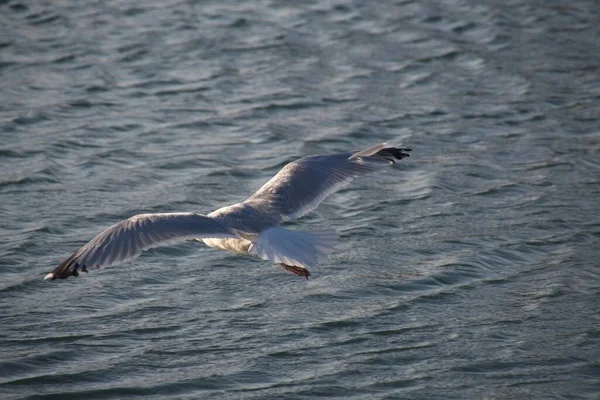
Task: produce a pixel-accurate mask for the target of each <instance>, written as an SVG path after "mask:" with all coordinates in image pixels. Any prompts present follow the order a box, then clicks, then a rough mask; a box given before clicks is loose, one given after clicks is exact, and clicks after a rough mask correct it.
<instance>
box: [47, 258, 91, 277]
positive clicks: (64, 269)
mask: <svg viewBox="0 0 600 400" xmlns="http://www.w3.org/2000/svg"><path fill="white" fill-rule="evenodd" d="M74 258H75V255H72V256H71V257H69V258H67V259H66V260H65V261H63V262H62V263H61V264H60V265H59V266H58V267H56V268H54V271H52V272H51V273H49V274H48V275H46V276H45V277H44V279H46V280H49V281H53V280H55V279H67V278H68V277H70V276H79V272H77V270H78V269H79V263H76V262H74V261H73V259H74ZM81 270H82V271H84V272H87V268H86V267H85V265H84V266H83V267H82V269H81Z"/></svg>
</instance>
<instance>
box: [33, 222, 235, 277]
mask: <svg viewBox="0 0 600 400" xmlns="http://www.w3.org/2000/svg"><path fill="white" fill-rule="evenodd" d="M236 237H237V235H235V234H234V233H232V232H230V231H229V230H227V229H226V228H224V227H223V226H221V224H219V223H218V222H216V221H215V220H213V219H212V218H209V217H206V216H204V215H200V214H194V213H165V214H140V215H136V216H134V217H131V218H129V219H126V220H124V221H121V222H119V223H117V224H115V225H113V226H111V227H110V228H108V229H107V230H105V231H104V232H102V233H101V234H99V235H98V236H96V237H95V238H93V239H92V240H91V241H89V242H88V243H87V244H85V245H83V246H82V247H81V248H80V249H79V250H77V251H76V252H75V253H74V254H73V255H72V256H71V257H69V258H67V259H66V260H65V261H63V262H62V264H60V265H59V266H58V267H56V268H55V269H54V271H52V272H50V273H49V274H48V275H46V277H45V278H44V279H49V280H52V279H56V278H60V279H65V278H68V277H69V276H78V275H79V272H78V270H81V271H83V272H87V271H88V270H87V269H88V268H91V267H107V266H109V265H111V264H114V263H117V262H123V261H127V260H130V259H132V258H135V257H137V256H139V255H140V254H142V251H144V250H148V249H150V248H152V247H157V246H162V245H165V244H169V243H174V242H180V241H184V240H189V239H196V238H236Z"/></svg>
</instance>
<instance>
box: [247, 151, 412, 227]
mask: <svg viewBox="0 0 600 400" xmlns="http://www.w3.org/2000/svg"><path fill="white" fill-rule="evenodd" d="M408 151H410V149H403V148H394V147H387V148H386V147H385V143H382V144H379V145H377V146H373V147H370V148H368V149H365V150H361V151H358V152H349V153H341V154H329V155H321V156H310V157H304V158H301V159H299V160H297V161H294V162H291V163H289V164H287V165H286V166H285V167H283V169H281V171H279V172H278V173H277V175H275V176H274V177H273V178H272V179H271V180H270V181H268V182H267V183H265V184H264V185H263V186H262V187H261V188H260V189H259V190H258V191H257V192H256V193H254V194H253V195H252V196H251V197H249V198H248V199H247V200H246V201H245V202H244V203H245V204H248V205H250V206H252V207H253V208H255V209H257V210H259V211H261V212H263V213H266V214H269V215H270V216H273V217H274V216H277V217H279V220H280V221H283V220H286V219H294V218H299V217H301V216H302V215H304V214H306V213H308V212H310V211H311V210H313V209H315V208H316V207H317V206H318V205H319V203H321V202H322V201H323V200H324V199H325V197H327V196H329V195H330V194H331V193H333V192H335V191H337V190H339V189H340V188H342V187H343V186H345V185H347V184H349V183H350V182H352V180H354V178H356V177H358V176H361V175H365V174H368V173H370V172H373V171H375V170H377V169H378V168H379V167H380V166H381V165H387V164H389V163H395V160H401V159H402V158H404V157H408V156H409V154H408V153H407V152H408Z"/></svg>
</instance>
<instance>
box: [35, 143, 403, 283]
mask: <svg viewBox="0 0 600 400" xmlns="http://www.w3.org/2000/svg"><path fill="white" fill-rule="evenodd" d="M386 145H387V143H381V144H378V145H376V146H373V147H369V148H368V149H364V150H361V151H357V152H347V153H338V154H326V155H316V156H309V157H304V158H300V159H298V160H296V161H293V162H291V163H289V164H287V165H286V166H285V167H283V168H282V169H281V170H280V171H279V172H278V173H277V175H275V176H274V177H273V178H271V180H270V181H268V182H267V183H265V184H264V185H263V186H262V187H261V188H260V189H258V191H257V192H256V193H254V194H253V195H252V196H250V197H249V198H248V199H246V200H245V201H243V202H241V203H237V204H233V205H230V206H226V207H223V208H220V209H218V210H216V211H213V212H211V213H210V214H208V215H201V214H196V213H191V212H179V213H164V214H139V215H135V216H133V217H131V218H129V219H126V220H124V221H121V222H119V223H117V224H115V225H113V226H111V227H110V228H108V229H107V230H105V231H104V232H102V233H100V234H99V235H98V236H96V237H95V238H93V239H92V240H91V241H89V242H88V243H87V244H85V245H83V246H82V247H81V248H80V249H79V250H77V251H76V252H75V253H73V255H72V256H71V257H69V258H67V259H66V260H65V261H63V262H62V263H61V264H60V265H59V266H58V267H56V268H55V269H54V271H52V272H50V273H49V274H48V275H46V276H45V278H44V279H47V280H53V279H56V278H59V279H66V278H68V277H70V276H79V271H82V272H88V268H92V267H96V268H100V267H108V266H110V265H112V264H115V263H119V262H124V261H127V260H130V259H132V258H135V257H137V256H139V255H140V254H141V253H142V251H144V250H148V249H150V248H152V247H157V246H162V245H165V244H170V243H174V242H181V241H184V240H198V241H202V242H204V243H206V244H207V245H208V246H210V247H215V248H217V249H223V250H230V251H233V252H236V253H241V254H250V255H254V256H257V257H260V258H262V259H263V260H271V261H273V262H275V263H278V264H279V265H281V266H282V267H283V268H284V269H286V270H288V271H290V272H292V273H294V274H296V275H298V276H304V277H306V278H308V277H309V276H310V272H309V271H308V268H309V267H312V266H313V265H315V264H316V262H317V259H318V258H320V257H321V256H324V255H327V254H329V253H331V252H332V251H333V247H334V246H335V244H336V235H335V234H334V233H333V232H327V231H325V232H298V231H291V230H288V229H285V228H282V227H281V226H280V225H281V223H283V222H284V221H286V220H289V219H295V218H299V217H301V216H303V215H304V214H306V213H308V212H310V211H311V210H313V209H315V208H316V207H317V206H318V205H319V203H321V201H323V199H325V197H327V196H328V195H330V194H331V193H333V192H335V191H337V190H339V189H340V188H341V187H343V186H345V185H347V184H348V183H350V182H351V181H352V180H354V178H356V177H358V176H361V175H365V174H368V173H370V172H373V171H375V170H377V169H378V168H380V167H381V166H382V165H387V164H395V163H396V161H395V160H401V159H403V158H405V157H408V156H409V154H408V152H409V151H411V149H406V148H396V147H386Z"/></svg>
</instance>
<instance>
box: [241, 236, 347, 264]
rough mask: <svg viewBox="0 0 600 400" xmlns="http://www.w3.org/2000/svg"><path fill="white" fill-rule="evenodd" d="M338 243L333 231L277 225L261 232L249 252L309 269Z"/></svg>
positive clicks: (280, 262)
mask: <svg viewBox="0 0 600 400" xmlns="http://www.w3.org/2000/svg"><path fill="white" fill-rule="evenodd" d="M336 243H337V236H336V234H335V233H333V232H328V231H324V232H297V231H289V230H287V229H284V228H280V227H274V228H269V229H266V230H264V231H263V232H261V234H260V235H258V238H257V239H256V241H254V243H252V245H251V246H250V248H249V249H248V253H249V254H254V255H256V256H258V257H260V258H262V259H263V260H271V261H273V262H276V263H279V264H285V265H287V266H296V267H300V268H304V269H306V268H308V267H311V266H313V265H315V264H316V263H317V261H318V259H319V258H320V257H322V256H325V255H327V254H329V253H331V252H332V251H333V248H334V246H335V245H336ZM307 272H308V271H307Z"/></svg>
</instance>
